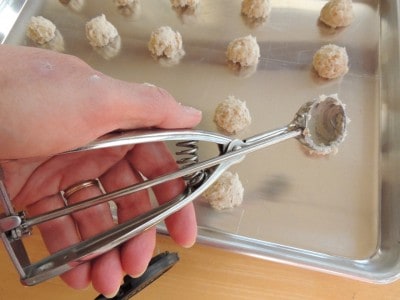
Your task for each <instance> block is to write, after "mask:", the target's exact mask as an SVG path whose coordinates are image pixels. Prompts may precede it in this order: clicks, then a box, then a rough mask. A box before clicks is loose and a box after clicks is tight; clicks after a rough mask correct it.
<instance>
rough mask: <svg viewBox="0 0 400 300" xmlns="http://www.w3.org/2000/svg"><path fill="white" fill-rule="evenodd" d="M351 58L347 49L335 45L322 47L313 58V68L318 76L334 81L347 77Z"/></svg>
mask: <svg viewBox="0 0 400 300" xmlns="http://www.w3.org/2000/svg"><path fill="white" fill-rule="evenodd" d="M348 63H349V57H348V55H347V52H346V48H344V47H339V46H336V45H333V44H328V45H325V46H322V47H321V48H320V49H319V50H318V51H317V52H316V53H315V54H314V57H313V62H312V64H313V66H314V69H315V70H316V71H317V73H318V75H319V76H321V77H323V78H327V79H334V78H338V77H340V76H343V75H345V74H346V73H347V72H348V71H349V67H348Z"/></svg>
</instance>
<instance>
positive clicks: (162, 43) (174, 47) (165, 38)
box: [148, 26, 185, 58]
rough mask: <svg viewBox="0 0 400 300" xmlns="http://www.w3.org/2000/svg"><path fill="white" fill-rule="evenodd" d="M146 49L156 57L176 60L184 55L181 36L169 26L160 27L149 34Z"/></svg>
mask: <svg viewBox="0 0 400 300" xmlns="http://www.w3.org/2000/svg"><path fill="white" fill-rule="evenodd" d="M148 48H149V50H150V52H151V54H153V55H154V56H156V57H162V56H165V57H167V58H176V57H180V56H183V55H184V54H185V51H184V50H183V43H182V36H181V34H180V33H179V32H177V31H176V32H175V31H173V30H172V29H171V27H169V26H162V27H160V28H158V29H156V30H155V31H153V32H152V33H151V36H150V41H149V44H148Z"/></svg>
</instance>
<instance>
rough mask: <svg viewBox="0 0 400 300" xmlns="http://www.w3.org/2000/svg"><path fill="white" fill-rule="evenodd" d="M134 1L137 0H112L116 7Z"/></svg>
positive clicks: (136, 0)
mask: <svg viewBox="0 0 400 300" xmlns="http://www.w3.org/2000/svg"><path fill="white" fill-rule="evenodd" d="M135 2H138V0H114V3H115V5H116V6H117V7H124V6H129V5H132V4H133V3H135Z"/></svg>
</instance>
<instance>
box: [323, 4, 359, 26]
mask: <svg viewBox="0 0 400 300" xmlns="http://www.w3.org/2000/svg"><path fill="white" fill-rule="evenodd" d="M319 19H320V20H321V21H322V22H323V23H325V24H326V25H328V26H330V27H332V28H336V27H345V26H348V25H350V24H351V23H352V22H353V20H354V10H353V2H352V0H330V1H328V3H326V4H325V5H324V6H323V7H322V9H321V13H320V17H319Z"/></svg>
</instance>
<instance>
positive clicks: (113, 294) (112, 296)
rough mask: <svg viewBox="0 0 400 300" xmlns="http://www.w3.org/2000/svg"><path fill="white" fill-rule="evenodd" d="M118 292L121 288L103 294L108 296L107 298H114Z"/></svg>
mask: <svg viewBox="0 0 400 300" xmlns="http://www.w3.org/2000/svg"><path fill="white" fill-rule="evenodd" d="M118 292H119V288H118V289H117V290H116V291H115V292H114V293H110V294H103V296H104V297H106V298H107V299H112V298H114V297H115V296H117V294H118Z"/></svg>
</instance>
